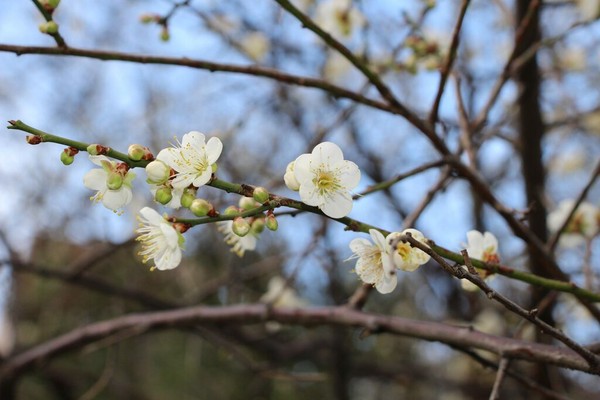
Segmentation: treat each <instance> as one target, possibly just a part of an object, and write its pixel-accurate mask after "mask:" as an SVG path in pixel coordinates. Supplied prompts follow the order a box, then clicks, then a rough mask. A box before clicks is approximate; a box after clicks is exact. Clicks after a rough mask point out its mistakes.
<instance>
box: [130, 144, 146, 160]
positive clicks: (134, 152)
mask: <svg viewBox="0 0 600 400" xmlns="http://www.w3.org/2000/svg"><path fill="white" fill-rule="evenodd" d="M145 154H146V149H145V148H144V146H142V145H141V144H132V145H131V146H129V148H128V149H127V156H128V157H129V158H130V159H131V160H133V161H140V160H141V159H142V158H144V155H145Z"/></svg>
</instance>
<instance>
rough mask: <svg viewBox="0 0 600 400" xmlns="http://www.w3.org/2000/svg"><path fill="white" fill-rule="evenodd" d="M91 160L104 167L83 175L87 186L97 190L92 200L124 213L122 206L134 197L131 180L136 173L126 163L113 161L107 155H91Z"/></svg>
mask: <svg viewBox="0 0 600 400" xmlns="http://www.w3.org/2000/svg"><path fill="white" fill-rule="evenodd" d="M90 160H91V161H92V162H93V163H94V164H96V165H99V166H101V167H102V168H96V169H93V170H91V171H89V172H88V173H87V174H85V176H84V177H83V184H84V185H85V187H87V188H88V189H92V190H96V191H97V192H96V194H95V195H94V196H92V197H90V200H92V201H93V202H94V203H98V202H102V204H103V205H104V207H106V208H108V209H110V210H113V211H114V212H116V213H118V214H122V213H123V210H122V208H123V207H125V206H126V205H127V204H129V203H130V202H131V199H132V198H133V194H132V192H131V182H132V181H133V179H134V178H135V174H134V173H133V172H132V171H130V170H128V168H127V166H126V164H123V163H117V162H114V161H111V160H109V159H108V157H106V156H102V155H100V156H92V155H90Z"/></svg>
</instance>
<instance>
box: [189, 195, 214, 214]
mask: <svg viewBox="0 0 600 400" xmlns="http://www.w3.org/2000/svg"><path fill="white" fill-rule="evenodd" d="M211 208H212V205H211V204H210V203H209V202H208V201H206V200H204V199H194V200H193V201H192V203H191V204H190V211H191V212H193V213H194V215H195V216H196V217H204V216H206V215H207V214H208V212H209V211H210V210H211Z"/></svg>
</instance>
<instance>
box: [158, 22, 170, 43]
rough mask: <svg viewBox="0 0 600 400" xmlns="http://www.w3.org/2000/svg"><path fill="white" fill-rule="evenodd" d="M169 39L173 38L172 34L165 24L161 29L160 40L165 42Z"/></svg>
mask: <svg viewBox="0 0 600 400" xmlns="http://www.w3.org/2000/svg"><path fill="white" fill-rule="evenodd" d="M169 39H171V35H170V34H169V28H167V27H166V26H163V28H162V30H161V31H160V40H162V41H163V42H168V41H169Z"/></svg>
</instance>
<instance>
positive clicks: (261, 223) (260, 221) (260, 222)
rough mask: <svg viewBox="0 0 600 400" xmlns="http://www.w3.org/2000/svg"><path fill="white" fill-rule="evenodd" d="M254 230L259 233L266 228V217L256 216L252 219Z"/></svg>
mask: <svg viewBox="0 0 600 400" xmlns="http://www.w3.org/2000/svg"><path fill="white" fill-rule="evenodd" d="M251 229H252V232H254V233H256V234H259V233H261V232H262V231H264V230H265V219H264V218H256V219H255V220H254V221H252V226H251Z"/></svg>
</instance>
